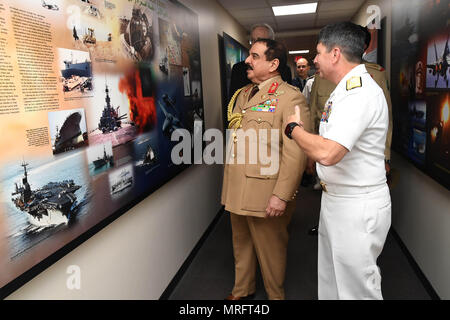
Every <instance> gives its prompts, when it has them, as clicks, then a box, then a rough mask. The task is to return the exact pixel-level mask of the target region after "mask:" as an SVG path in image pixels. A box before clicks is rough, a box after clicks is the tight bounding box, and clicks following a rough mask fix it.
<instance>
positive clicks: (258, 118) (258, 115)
mask: <svg viewBox="0 0 450 320" xmlns="http://www.w3.org/2000/svg"><path fill="white" fill-rule="evenodd" d="M246 118H247V121H246V123H247V128H245V129H248V128H254V129H264V128H266V129H271V128H272V127H273V120H274V119H273V118H274V114H273V113H272V112H263V111H254V112H249V113H247V117H246Z"/></svg>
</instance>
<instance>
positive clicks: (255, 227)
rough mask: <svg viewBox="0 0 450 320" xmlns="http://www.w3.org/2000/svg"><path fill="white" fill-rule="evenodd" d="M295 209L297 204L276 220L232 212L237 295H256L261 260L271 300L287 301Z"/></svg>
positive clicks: (289, 206)
mask: <svg viewBox="0 0 450 320" xmlns="http://www.w3.org/2000/svg"><path fill="white" fill-rule="evenodd" d="M294 209H295V204H294V203H289V204H288V206H287V208H286V211H285V213H284V214H283V215H282V216H281V217H276V218H258V217H251V216H243V215H238V214H234V213H232V212H230V219H231V228H232V232H233V252H234V261H235V282H234V288H233V291H232V294H233V295H234V296H238V297H245V296H247V295H249V294H253V293H254V292H255V275H256V261H257V259H258V262H259V266H260V269H261V274H262V277H263V281H264V287H265V289H266V293H267V296H268V298H269V299H270V300H283V299H284V278H285V272H286V254H287V245H288V239H289V234H288V225H289V222H290V221H291V217H292V212H293V211H294Z"/></svg>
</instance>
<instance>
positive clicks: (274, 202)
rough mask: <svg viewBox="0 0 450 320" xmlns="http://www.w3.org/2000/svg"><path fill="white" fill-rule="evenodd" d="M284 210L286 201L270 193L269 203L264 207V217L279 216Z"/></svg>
mask: <svg viewBox="0 0 450 320" xmlns="http://www.w3.org/2000/svg"><path fill="white" fill-rule="evenodd" d="M285 210H286V201H284V200H281V199H280V198H278V197H277V196H275V195H272V196H271V197H270V199H269V203H268V204H267V208H266V218H267V217H279V216H281V215H283V213H284V211H285Z"/></svg>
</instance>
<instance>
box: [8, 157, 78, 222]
mask: <svg viewBox="0 0 450 320" xmlns="http://www.w3.org/2000/svg"><path fill="white" fill-rule="evenodd" d="M21 166H22V167H23V177H22V184H17V182H16V183H15V191H14V192H12V196H13V197H12V198H11V201H12V202H13V203H14V204H15V206H16V207H17V208H18V209H19V210H21V211H22V212H24V213H25V214H26V215H27V218H28V221H29V222H30V223H31V224H33V225H36V226H39V227H42V226H55V225H59V224H62V223H65V224H67V223H68V222H69V221H70V220H71V219H72V217H73V216H74V215H75V214H76V211H77V197H76V195H75V192H76V191H77V190H78V189H80V188H81V186H79V185H76V184H75V182H74V181H73V180H62V181H59V182H48V183H47V184H46V185H44V186H43V187H41V188H39V189H36V190H32V189H31V187H30V184H29V182H28V172H27V166H28V163H26V162H25V161H23V162H22V164H21Z"/></svg>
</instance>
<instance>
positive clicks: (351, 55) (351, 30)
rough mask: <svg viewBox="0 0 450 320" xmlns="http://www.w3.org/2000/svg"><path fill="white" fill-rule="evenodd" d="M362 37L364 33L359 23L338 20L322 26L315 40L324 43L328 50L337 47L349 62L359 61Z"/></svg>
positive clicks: (362, 50)
mask: <svg viewBox="0 0 450 320" xmlns="http://www.w3.org/2000/svg"><path fill="white" fill-rule="evenodd" d="M364 39H365V34H364V32H363V31H362V30H361V27H360V26H359V25H356V24H354V23H351V22H338V23H335V24H329V25H327V26H325V27H324V28H322V30H320V33H319V38H318V40H317V42H318V43H321V44H322V45H324V46H325V47H326V48H327V51H328V52H330V51H331V49H333V48H334V47H338V48H340V49H341V52H342V54H343V55H344V57H345V58H346V59H347V60H348V61H349V62H356V63H361V57H362V55H363V53H364Z"/></svg>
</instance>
